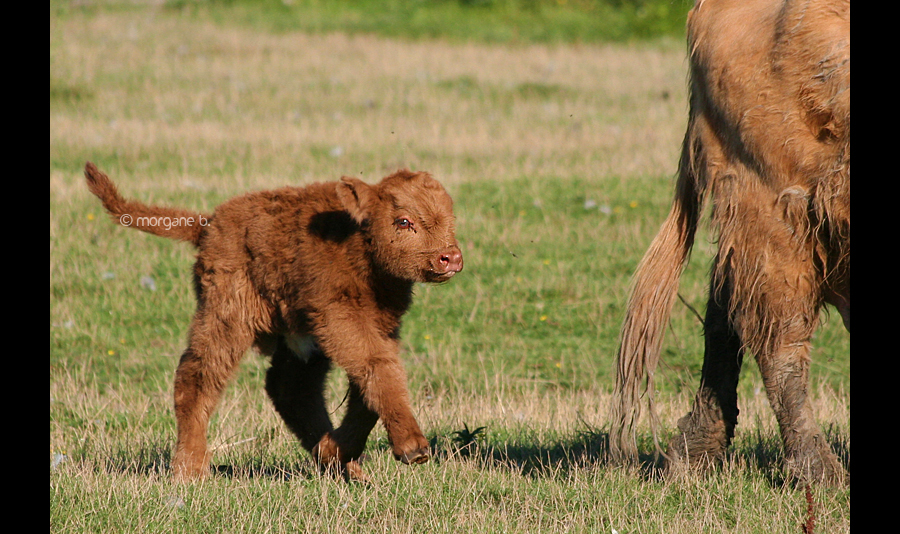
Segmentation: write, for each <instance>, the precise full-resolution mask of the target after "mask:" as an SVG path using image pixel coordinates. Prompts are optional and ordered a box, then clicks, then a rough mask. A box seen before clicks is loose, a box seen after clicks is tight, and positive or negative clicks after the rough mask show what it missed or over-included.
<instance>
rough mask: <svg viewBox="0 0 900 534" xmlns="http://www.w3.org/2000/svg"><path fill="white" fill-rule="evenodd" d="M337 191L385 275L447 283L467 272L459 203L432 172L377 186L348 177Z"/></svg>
mask: <svg viewBox="0 0 900 534" xmlns="http://www.w3.org/2000/svg"><path fill="white" fill-rule="evenodd" d="M337 192H338V197H339V198H340V200H341V203H342V204H343V206H344V209H346V210H347V212H348V213H350V215H351V217H353V219H354V220H355V221H356V222H357V223H358V224H359V225H360V226H361V227H362V228H363V229H364V231H365V232H366V233H367V235H368V238H369V244H370V246H371V247H372V254H373V258H374V260H375V262H376V264H377V266H378V267H379V268H381V269H383V270H384V271H385V272H387V273H389V274H391V275H393V276H396V277H398V278H402V279H404V280H409V281H413V282H444V281H446V280H449V279H450V278H451V277H452V276H453V275H454V274H456V273H458V272H459V271H461V270H462V268H463V259H462V252H461V251H460V249H459V243H457V241H456V235H455V219H454V216H453V200H452V199H451V198H450V195H448V194H447V192H446V191H445V190H444V187H443V186H442V185H441V184H440V183H439V182H438V181H437V180H435V179H434V178H432V177H431V175H429V174H428V173H425V172H411V171H407V170H402V171H398V172H396V173H394V174H392V175H390V176H388V177H386V178H384V179H383V180H382V181H381V182H380V183H378V184H376V185H369V184H366V183H365V182H363V181H361V180H358V179H356V178H351V177H347V176H345V177H343V178H341V181H340V182H339V183H338V185H337Z"/></svg>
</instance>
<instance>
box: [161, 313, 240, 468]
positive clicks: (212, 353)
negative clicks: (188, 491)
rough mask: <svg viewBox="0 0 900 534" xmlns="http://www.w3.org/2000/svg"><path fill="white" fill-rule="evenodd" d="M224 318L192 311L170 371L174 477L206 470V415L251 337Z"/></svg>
mask: <svg viewBox="0 0 900 534" xmlns="http://www.w3.org/2000/svg"><path fill="white" fill-rule="evenodd" d="M226 319H227V318H223V317H221V316H219V315H217V314H213V313H210V314H203V313H201V312H198V314H197V315H196V316H195V317H194V322H193V324H192V325H191V336H190V342H189V345H188V348H187V349H186V350H185V351H184V353H183V354H182V356H181V360H180V362H179V364H178V369H177V370H176V371H175V388H174V389H175V395H174V396H175V418H176V421H177V424H178V440H177V443H176V445H175V457H174V459H173V461H172V470H173V472H174V475H175V479H176V480H189V479H193V478H200V477H203V476H204V475H206V474H207V471H208V469H209V461H210V454H209V451H208V448H207V437H206V433H207V430H208V427H209V419H210V417H211V416H212V414H213V412H214V411H215V409H216V405H217V404H218V402H219V397H220V396H221V394H222V391H223V390H224V389H225V386H226V385H227V384H228V381H229V380H230V378H231V376H232V374H233V373H234V369H235V367H237V364H238V362H239V361H240V360H241V358H242V357H243V355H244V353H245V352H246V351H247V349H248V348H250V345H251V343H252V341H253V336H252V334H251V333H250V332H249V330H248V329H245V328H242V327H241V326H240V323H239V322H235V321H230V320H226Z"/></svg>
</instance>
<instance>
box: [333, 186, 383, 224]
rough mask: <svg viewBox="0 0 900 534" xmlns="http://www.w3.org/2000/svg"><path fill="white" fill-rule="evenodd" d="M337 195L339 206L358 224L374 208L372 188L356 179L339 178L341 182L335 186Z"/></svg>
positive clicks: (374, 199)
mask: <svg viewBox="0 0 900 534" xmlns="http://www.w3.org/2000/svg"><path fill="white" fill-rule="evenodd" d="M337 195H338V199H339V200H340V201H341V205H343V206H344V209H345V210H347V212H348V213H349V214H350V216H351V217H353V220H354V221H356V222H357V223H358V224H362V223H363V221H365V220H366V219H368V218H369V215H370V214H371V212H372V209H374V207H375V202H376V193H375V191H374V190H373V189H372V186H370V185H369V184H367V183H365V182H363V181H362V180H359V179H358V178H353V177H350V176H343V177H341V181H340V182H338V184H337Z"/></svg>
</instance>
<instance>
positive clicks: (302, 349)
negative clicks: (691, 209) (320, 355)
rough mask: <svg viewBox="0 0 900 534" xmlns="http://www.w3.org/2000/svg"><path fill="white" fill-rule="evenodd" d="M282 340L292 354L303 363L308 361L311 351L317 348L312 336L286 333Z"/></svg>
mask: <svg viewBox="0 0 900 534" xmlns="http://www.w3.org/2000/svg"><path fill="white" fill-rule="evenodd" d="M284 341H285V343H286V344H287V346H288V348H289V349H290V350H291V352H293V353H294V356H296V357H297V359H299V360H300V361H301V362H303V363H306V362H308V361H309V359H310V358H311V357H312V354H313V352H315V351H317V350H319V346H318V345H316V340H315V339H313V337H312V336H298V335H296V334H287V335H286V336H284Z"/></svg>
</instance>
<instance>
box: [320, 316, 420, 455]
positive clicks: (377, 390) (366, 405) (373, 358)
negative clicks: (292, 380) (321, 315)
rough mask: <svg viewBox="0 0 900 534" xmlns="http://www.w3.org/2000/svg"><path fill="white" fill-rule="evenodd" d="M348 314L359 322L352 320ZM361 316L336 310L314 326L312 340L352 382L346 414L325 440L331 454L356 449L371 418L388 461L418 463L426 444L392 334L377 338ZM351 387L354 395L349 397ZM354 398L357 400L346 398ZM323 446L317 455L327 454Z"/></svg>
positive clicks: (367, 428)
mask: <svg viewBox="0 0 900 534" xmlns="http://www.w3.org/2000/svg"><path fill="white" fill-rule="evenodd" d="M354 316H357V317H359V319H358V320H354V319H352V317H354ZM364 316H365V314H362V313H360V314H358V315H357V314H353V313H348V312H346V311H345V310H339V311H337V313H332V314H328V317H329V319H330V320H329V321H323V322H322V324H321V325H320V326H319V327H317V328H316V339H317V340H318V341H319V344H320V346H321V347H322V349H323V351H324V352H325V354H326V355H328V357H329V358H331V360H332V361H333V362H335V363H336V364H338V365H339V366H341V367H342V368H343V369H344V371H346V373H347V377H348V378H349V380H350V382H351V384H352V385H351V401H352V402H351V405H350V406H349V407H348V409H349V410H350V412H349V413H348V415H347V416H346V417H345V420H344V422H343V424H342V425H341V428H340V429H339V430H340V432H337V431H335V432H332V433H329V439H330V440H331V441H333V442H334V443H335V444H336V446H337V450H344V451H355V450H357V449H359V448H360V447H361V446H362V444H364V440H363V441H362V442H360V440H361V438H360V436H362V435H366V436H368V432H369V430H371V426H372V424H374V423H373V422H372V419H373V418H374V416H375V414H377V416H378V417H379V418H380V419H381V422H382V424H384V427H385V430H386V431H387V435H388V440H389V441H390V443H391V448H392V450H393V454H394V457H395V458H396V459H397V460H400V461H402V462H403V463H407V464H410V463H424V462H426V461H428V457H429V446H428V440H426V439H425V436H424V435H423V434H422V431H421V430H420V429H419V424H418V423H417V422H416V419H415V417H414V416H413V413H412V408H411V406H410V403H409V392H408V390H407V387H406V372H405V371H404V370H403V366H402V365H401V363H400V359H399V343H398V341H397V339H396V336H385V335H383V334H381V333H380V332H379V330H378V328H377V326H376V325H373V324H370V322H369V321H367V320H365V319H364V318H363V317H364ZM352 388H356V390H357V391H358V392H357V393H353V391H354V390H353V389H352ZM354 396H356V397H358V399H359V402H358V401H355V400H352V399H353V398H354ZM361 443H362V444H361ZM324 445H325V444H323V447H321V450H320V452H319V454H320V455H321V454H323V453H324V452H325V451H326V450H329V447H325V446H324ZM338 461H339V460H338Z"/></svg>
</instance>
